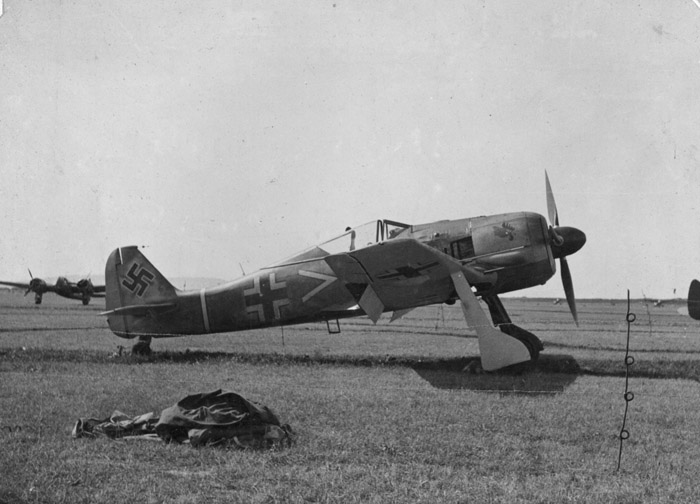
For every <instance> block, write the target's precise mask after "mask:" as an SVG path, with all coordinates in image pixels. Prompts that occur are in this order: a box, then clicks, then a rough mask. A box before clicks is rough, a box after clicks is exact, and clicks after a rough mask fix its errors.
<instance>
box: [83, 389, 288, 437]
mask: <svg viewBox="0 0 700 504" xmlns="http://www.w3.org/2000/svg"><path fill="white" fill-rule="evenodd" d="M98 436H106V437H109V438H112V439H116V438H120V439H155V440H163V441H165V442H166V443H171V442H176V443H189V444H191V445H192V446H220V445H224V446H233V447H238V448H256V449H260V448H271V447H274V446H290V445H291V444H292V442H293V441H294V434H293V432H292V428H291V427H290V426H289V425H288V424H284V425H283V424H281V423H280V421H279V420H278V418H277V416H276V415H275V414H274V413H273V412H272V411H271V410H270V408H268V407H267V406H263V405H260V404H257V403H255V402H253V401H248V400H247V399H245V398H244V397H242V396H240V395H239V394H236V393H235V392H229V391H224V390H221V389H219V390H215V391H214V392H209V393H202V394H194V395H189V396H187V397H185V398H184V399H182V400H181V401H179V402H178V403H177V404H175V405H174V406H171V407H169V408H166V409H164V410H163V411H162V412H161V414H160V415H159V416H158V415H156V414H155V413H145V414H143V415H138V416H135V417H130V416H128V415H125V414H124V413H122V412H120V411H115V412H114V413H112V415H111V416H110V417H109V418H104V419H97V418H81V419H79V420H78V421H77V422H76V424H75V426H74V427H73V437H74V438H81V437H88V438H94V437H98Z"/></svg>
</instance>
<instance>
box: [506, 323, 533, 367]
mask: <svg viewBox="0 0 700 504" xmlns="http://www.w3.org/2000/svg"><path fill="white" fill-rule="evenodd" d="M501 331H503V332H504V333H505V334H507V335H508V336H511V337H513V338H515V339H517V340H518V341H520V342H522V343H523V345H525V347H526V348H527V351H528V352H530V358H531V359H532V362H536V361H537V359H538V357H539V356H540V352H541V351H542V350H544V345H543V344H542V340H540V339H539V338H538V337H537V336H535V335H534V334H532V333H531V332H530V331H526V330H525V329H523V328H522V327H518V326H516V325H515V324H503V325H501Z"/></svg>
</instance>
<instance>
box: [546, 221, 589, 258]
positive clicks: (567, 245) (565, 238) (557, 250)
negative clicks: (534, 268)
mask: <svg viewBox="0 0 700 504" xmlns="http://www.w3.org/2000/svg"><path fill="white" fill-rule="evenodd" d="M554 232H555V233H556V234H557V235H558V236H559V238H560V241H561V244H557V243H554V242H553V243H552V253H553V254H554V257H555V258H557V259H559V258H561V257H566V256H569V255H571V254H575V253H576V252H578V251H579V250H580V249H581V247H583V246H584V245H585V243H586V234H585V233H584V232H583V231H581V230H580V229H576V228H573V227H566V226H558V227H555V228H554Z"/></svg>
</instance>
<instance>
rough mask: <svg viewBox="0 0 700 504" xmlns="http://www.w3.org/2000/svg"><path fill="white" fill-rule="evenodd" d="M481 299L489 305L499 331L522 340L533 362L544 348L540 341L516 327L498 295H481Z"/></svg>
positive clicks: (492, 318)
mask: <svg viewBox="0 0 700 504" xmlns="http://www.w3.org/2000/svg"><path fill="white" fill-rule="evenodd" d="M482 299H483V300H484V301H486V304H487V305H488V307H489V312H490V313H491V320H493V323H494V325H495V326H496V327H498V328H500V329H501V332H503V333H505V334H507V335H508V336H511V337H513V338H515V339H517V340H518V341H522V343H523V344H524V345H525V346H526V347H527V350H528V352H530V357H531V358H532V361H533V362H535V361H536V360H537V358H538V357H539V356H540V352H541V351H542V350H544V345H543V344H542V341H541V340H540V339H539V338H538V337H537V336H535V335H534V334H532V333H531V332H530V331H526V330H525V329H523V328H522V327H518V326H517V325H515V324H514V323H513V322H512V321H511V319H510V316H509V315H508V312H507V311H506V309H505V307H504V306H503V303H501V300H500V299H499V298H498V296H483V298H482Z"/></svg>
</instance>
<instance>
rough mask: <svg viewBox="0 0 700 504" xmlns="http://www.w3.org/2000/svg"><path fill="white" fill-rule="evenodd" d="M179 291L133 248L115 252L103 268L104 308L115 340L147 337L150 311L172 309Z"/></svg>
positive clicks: (123, 248)
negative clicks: (145, 335) (115, 337)
mask: <svg viewBox="0 0 700 504" xmlns="http://www.w3.org/2000/svg"><path fill="white" fill-rule="evenodd" d="M177 292H178V290H177V289H176V288H175V287H173V285H172V284H171V283H170V282H168V280H167V279H166V278H165V277H164V276H163V275H162V274H161V273H160V271H158V270H157V269H156V268H155V266H153V265H152V264H151V262H150V261H149V260H148V259H146V256H144V255H143V254H142V253H141V252H139V250H138V248H137V247H135V246H130V247H122V248H118V249H116V250H114V251H113V252H112V253H111V254H110V255H109V258H108V259H107V266H106V267H105V298H106V299H105V304H106V308H107V311H106V312H104V315H107V322H108V323H109V328H110V329H111V330H112V332H114V334H116V335H117V336H120V337H123V338H133V337H134V336H137V335H142V334H147V333H148V332H151V331H149V328H148V325H149V324H148V322H149V318H148V317H144V315H147V314H148V313H149V312H150V311H155V312H158V311H161V310H167V309H170V308H173V307H175V306H176V304H177Z"/></svg>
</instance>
